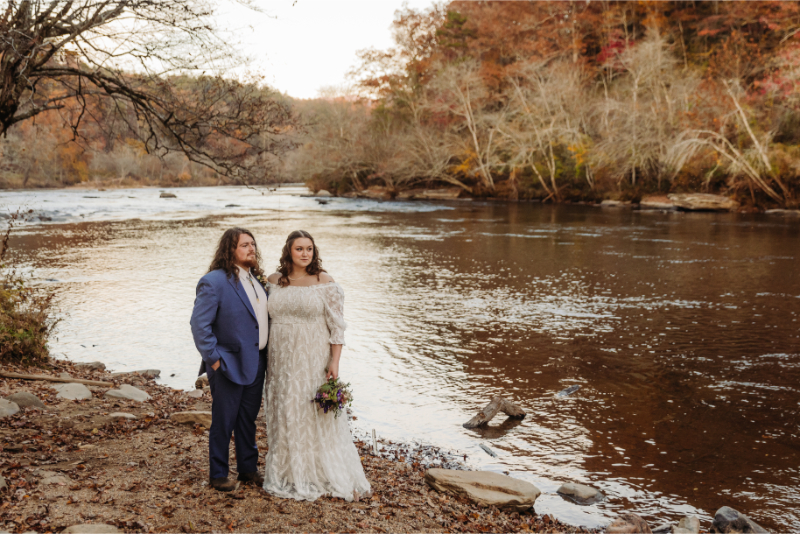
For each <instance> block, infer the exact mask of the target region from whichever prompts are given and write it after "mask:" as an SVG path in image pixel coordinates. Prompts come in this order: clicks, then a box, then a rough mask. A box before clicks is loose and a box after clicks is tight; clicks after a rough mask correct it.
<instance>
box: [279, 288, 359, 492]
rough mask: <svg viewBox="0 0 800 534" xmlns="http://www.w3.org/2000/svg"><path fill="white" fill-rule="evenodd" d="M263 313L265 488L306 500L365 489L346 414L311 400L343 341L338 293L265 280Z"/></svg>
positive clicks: (341, 297)
mask: <svg viewBox="0 0 800 534" xmlns="http://www.w3.org/2000/svg"><path fill="white" fill-rule="evenodd" d="M267 288H268V291H269V300H268V301H267V304H268V307H269V317H270V327H269V329H270V332H269V345H268V347H269V351H268V353H267V355H268V356H267V358H268V360H267V362H268V363H267V382H266V386H265V410H266V419H267V442H268V444H269V450H268V451H267V457H266V468H265V473H264V489H265V490H266V491H267V492H268V493H271V494H272V495H276V496H278V497H284V498H292V499H297V500H309V501H313V500H314V499H316V498H317V497H320V496H322V495H331V496H333V497H341V498H344V499H347V500H348V501H349V500H352V499H353V497H354V492H355V493H356V494H358V495H359V496H361V495H364V494H366V493H368V492H369V491H370V484H369V482H367V479H366V477H365V476H364V468H363V467H362V466H361V460H360V459H359V457H358V451H357V450H356V447H355V445H354V444H353V438H352V436H351V435H350V428H349V426H348V422H347V415H346V414H341V415H340V416H339V417H338V418H334V416H333V413H330V412H329V413H327V414H325V413H323V412H322V411H318V410H317V408H316V404H315V403H313V402H311V399H312V398H313V397H314V395H315V394H316V392H317V389H318V388H319V386H321V385H322V384H324V383H325V368H326V367H327V365H328V361H329V359H330V353H331V350H330V346H331V344H342V345H343V344H344V329H345V328H346V326H347V325H346V324H345V322H344V314H343V311H344V292H343V291H342V288H341V287H340V286H339V284H336V283H334V282H331V283H327V284H318V285H314V286H308V287H302V286H292V285H289V286H286V287H280V286H278V285H275V284H272V283H268V285H267Z"/></svg>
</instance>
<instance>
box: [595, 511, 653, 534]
mask: <svg viewBox="0 0 800 534" xmlns="http://www.w3.org/2000/svg"><path fill="white" fill-rule="evenodd" d="M606 533H607V534H652V531H651V530H650V527H649V526H647V521H645V520H644V519H642V518H641V517H639V516H638V515H636V514H629V513H624V514H619V515H618V516H617V518H616V519H615V520H614V521H612V522H611V524H610V525H608V526H607V527H606Z"/></svg>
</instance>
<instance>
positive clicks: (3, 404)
mask: <svg viewBox="0 0 800 534" xmlns="http://www.w3.org/2000/svg"><path fill="white" fill-rule="evenodd" d="M17 412H19V406H18V405H17V403H16V402H12V401H8V400H6V399H0V418H2V417H8V416H10V415H14V414H15V413H17Z"/></svg>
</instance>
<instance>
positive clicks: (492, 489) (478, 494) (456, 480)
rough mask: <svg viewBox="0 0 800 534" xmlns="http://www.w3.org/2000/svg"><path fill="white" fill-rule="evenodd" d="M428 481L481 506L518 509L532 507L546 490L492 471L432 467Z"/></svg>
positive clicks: (520, 510) (436, 487)
mask: <svg viewBox="0 0 800 534" xmlns="http://www.w3.org/2000/svg"><path fill="white" fill-rule="evenodd" d="M425 482H426V483H427V484H428V486H430V487H431V488H433V489H435V490H436V491H440V492H446V493H450V494H452V495H457V496H463V497H466V498H468V499H470V500H471V501H473V502H475V503H476V504H478V505H480V506H496V507H498V508H503V509H510V510H513V511H515V512H523V511H525V510H530V509H531V507H532V506H533V504H534V502H536V498H537V497H539V495H541V493H542V492H541V491H540V490H539V488H537V487H536V486H534V485H533V484H531V483H530V482H525V481H524V480H519V479H516V478H511V477H509V476H505V475H501V474H499V473H492V472H490V471H457V470H452V469H438V468H435V469H428V472H427V473H425Z"/></svg>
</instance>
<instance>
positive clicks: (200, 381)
mask: <svg viewBox="0 0 800 534" xmlns="http://www.w3.org/2000/svg"><path fill="white" fill-rule="evenodd" d="M207 385H208V375H207V374H205V373H203V374H202V375H200V376H198V377H197V380H195V381H194V387H196V388H197V389H202V388H204V387H206V386H207Z"/></svg>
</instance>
